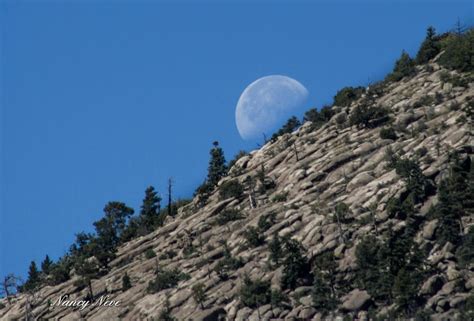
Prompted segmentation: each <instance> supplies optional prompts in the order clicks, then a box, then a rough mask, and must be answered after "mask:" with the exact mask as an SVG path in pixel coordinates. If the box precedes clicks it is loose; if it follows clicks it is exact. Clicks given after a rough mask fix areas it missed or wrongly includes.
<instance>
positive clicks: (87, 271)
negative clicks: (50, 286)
mask: <svg viewBox="0 0 474 321" xmlns="http://www.w3.org/2000/svg"><path fill="white" fill-rule="evenodd" d="M74 268H75V269H76V273H77V274H78V275H79V276H80V277H81V278H80V279H79V280H77V281H76V285H77V286H81V287H87V288H88V289H89V294H88V296H89V299H90V300H92V299H93V298H94V292H93V290H92V279H95V278H97V277H98V276H99V266H98V264H97V262H96V261H95V260H94V259H93V258H86V257H84V256H81V257H79V258H78V259H77V260H76V263H75V265H74Z"/></svg>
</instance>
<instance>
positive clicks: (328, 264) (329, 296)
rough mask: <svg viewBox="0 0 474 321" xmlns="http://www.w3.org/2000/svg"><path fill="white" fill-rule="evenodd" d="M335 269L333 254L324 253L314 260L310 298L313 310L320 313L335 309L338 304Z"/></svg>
mask: <svg viewBox="0 0 474 321" xmlns="http://www.w3.org/2000/svg"><path fill="white" fill-rule="evenodd" d="M336 269H337V263H336V260H335V257H334V254H333V252H326V253H325V254H322V255H321V256H319V257H318V259H317V260H316V264H315V271H314V273H313V274H314V280H313V289H312V292H311V296H312V299H313V304H314V306H315V308H316V309H317V310H320V311H322V312H329V311H332V310H334V309H336V307H337V305H338V303H339V302H338V299H337V293H336Z"/></svg>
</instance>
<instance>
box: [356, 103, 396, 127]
mask: <svg viewBox="0 0 474 321" xmlns="http://www.w3.org/2000/svg"><path fill="white" fill-rule="evenodd" d="M388 120H389V116H388V110H387V109H386V108H383V107H374V106H368V105H367V104H365V103H364V104H361V105H358V106H357V107H356V108H354V110H353V111H352V113H351V114H350V117H349V124H350V125H351V126H353V125H356V126H357V127H359V128H375V127H377V126H379V125H381V124H383V123H385V122H387V121H388Z"/></svg>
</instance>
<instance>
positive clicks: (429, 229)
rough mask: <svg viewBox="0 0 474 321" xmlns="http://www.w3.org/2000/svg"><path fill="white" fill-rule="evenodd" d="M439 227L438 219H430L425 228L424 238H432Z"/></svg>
mask: <svg viewBox="0 0 474 321" xmlns="http://www.w3.org/2000/svg"><path fill="white" fill-rule="evenodd" d="M437 227H438V220H437V219H435V220H432V221H429V222H428V224H426V225H425V227H424V228H423V238H425V239H427V240H432V239H433V236H434V233H435V231H436V228H437Z"/></svg>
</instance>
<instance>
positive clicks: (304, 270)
mask: <svg viewBox="0 0 474 321" xmlns="http://www.w3.org/2000/svg"><path fill="white" fill-rule="evenodd" d="M284 243H285V253H286V257H285V259H284V260H283V275H282V278H281V287H282V288H283V289H295V288H296V286H297V285H298V283H299V281H300V280H301V279H305V278H306V277H308V275H309V272H310V270H309V264H308V260H307V258H306V257H305V256H304V255H303V251H304V248H303V246H302V245H301V244H300V243H299V242H298V241H296V240H292V239H286V240H285V242H284Z"/></svg>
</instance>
